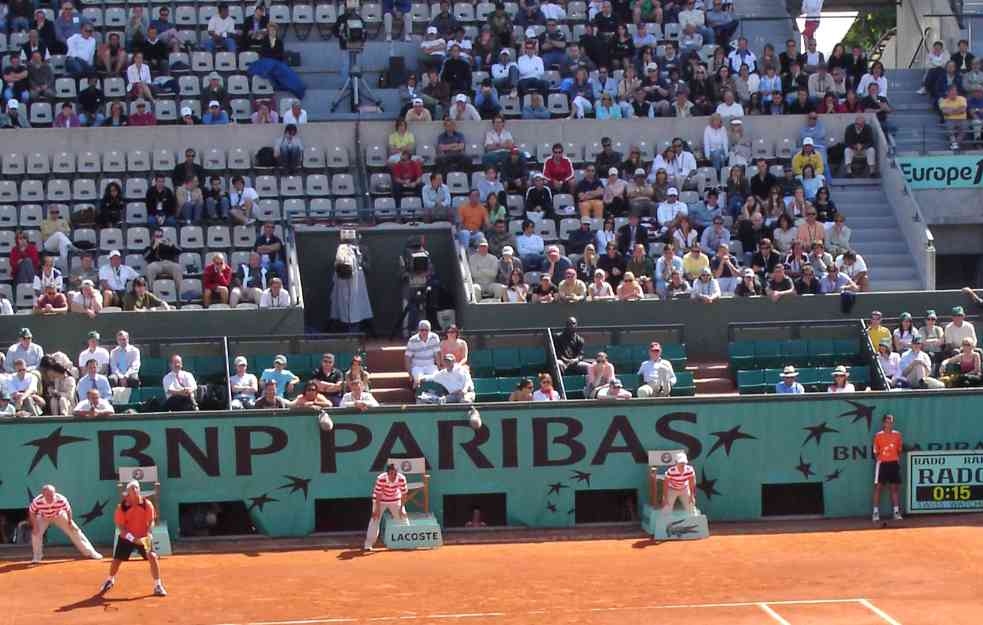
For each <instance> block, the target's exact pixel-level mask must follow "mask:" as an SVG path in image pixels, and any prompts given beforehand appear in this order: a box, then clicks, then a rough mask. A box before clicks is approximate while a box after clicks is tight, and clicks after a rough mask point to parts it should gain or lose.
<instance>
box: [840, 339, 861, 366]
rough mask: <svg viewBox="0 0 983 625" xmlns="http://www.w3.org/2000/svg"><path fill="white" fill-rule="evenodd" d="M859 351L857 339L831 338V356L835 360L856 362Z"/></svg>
mask: <svg viewBox="0 0 983 625" xmlns="http://www.w3.org/2000/svg"><path fill="white" fill-rule="evenodd" d="M859 353H860V349H859V345H858V343H857V339H855V338H854V339H833V357H834V358H836V360H837V362H856V360H857V355H858V354H859Z"/></svg>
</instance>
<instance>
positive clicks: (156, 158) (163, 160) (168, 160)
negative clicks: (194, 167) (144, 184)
mask: <svg viewBox="0 0 983 625" xmlns="http://www.w3.org/2000/svg"><path fill="white" fill-rule="evenodd" d="M153 164H154V171H157V172H160V173H163V174H170V173H171V172H172V171H174V166H175V165H176V164H177V163H175V162H174V151H173V150H169V149H167V148H159V149H156V150H154V152H153Z"/></svg>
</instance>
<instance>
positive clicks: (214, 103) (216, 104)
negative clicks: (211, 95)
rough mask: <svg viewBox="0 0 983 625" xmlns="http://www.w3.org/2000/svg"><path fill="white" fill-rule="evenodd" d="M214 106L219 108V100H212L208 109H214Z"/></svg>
mask: <svg viewBox="0 0 983 625" xmlns="http://www.w3.org/2000/svg"><path fill="white" fill-rule="evenodd" d="M213 106H215V107H218V106H219V103H218V100H212V101H211V102H209V103H208V108H212V107H213Z"/></svg>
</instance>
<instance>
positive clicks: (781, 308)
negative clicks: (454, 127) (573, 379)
mask: <svg viewBox="0 0 983 625" xmlns="http://www.w3.org/2000/svg"><path fill="white" fill-rule="evenodd" d="M968 304H969V303H968V301H967V299H966V297H965V296H964V295H962V294H961V293H960V292H959V291H936V292H912V293H863V294H861V295H859V296H858V297H857V301H856V305H855V306H854V307H853V309H852V311H851V312H850V313H848V314H845V313H843V311H842V310H841V308H840V306H841V304H840V297H839V296H838V295H803V296H798V297H788V298H784V299H782V300H781V301H780V302H778V303H774V302H772V301H771V300H768V299H766V298H753V299H747V298H731V299H726V300H722V301H720V302H719V303H716V304H713V305H706V304H698V303H695V302H693V301H691V300H673V301H669V302H662V301H657V300H644V301H640V302H631V303H614V302H596V303H583V304H550V305H538V304H501V303H492V304H470V305H468V306H465V307H464V308H463V310H462V311H460V312H459V317H463V323H464V326H465V327H467V328H482V329H488V328H526V327H531V326H552V327H562V326H563V324H564V321H565V320H566V318H567V317H569V316H571V315H573V316H575V317H577V319H578V321H579V322H580V325H581V327H584V326H592V325H593V326H609V327H610V326H622V325H626V326H627V325H640V324H645V323H681V324H683V325H684V327H685V341H686V346H687V347H686V350H687V353H688V354H689V355H690V357H691V358H692V357H696V358H705V357H719V356H720V355H721V354H723V353H724V352H725V350H726V345H727V341H728V324H730V323H736V322H753V321H766V322H773V323H775V324H776V325H781V324H782V323H783V322H787V321H808V320H811V319H823V320H832V319H851V318H858V317H862V318H866V317H867V316H869V314H870V312H871V311H872V310H880V311H882V312H883V313H884V315H885V316H887V317H896V316H898V315H899V314H900V313H901V312H904V311H908V312H910V313H911V314H912V315H914V316H915V317H918V316H920V315H924V312H925V310H927V309H929V308H933V309H935V310H936V311H937V312H938V313H939V315H941V316H942V317H945V316H946V315H947V314H948V312H949V310H950V309H951V308H952V307H953V306H956V305H961V306H968ZM970 314H973V313H972V312H971V313H970Z"/></svg>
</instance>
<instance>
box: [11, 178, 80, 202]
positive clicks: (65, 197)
mask: <svg viewBox="0 0 983 625" xmlns="http://www.w3.org/2000/svg"><path fill="white" fill-rule="evenodd" d="M0 199H2V196H0ZM71 199H72V186H71V184H69V182H68V181H67V180H62V179H61V178H56V179H53V180H49V181H48V192H47V200H48V201H49V202H70V201H71Z"/></svg>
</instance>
